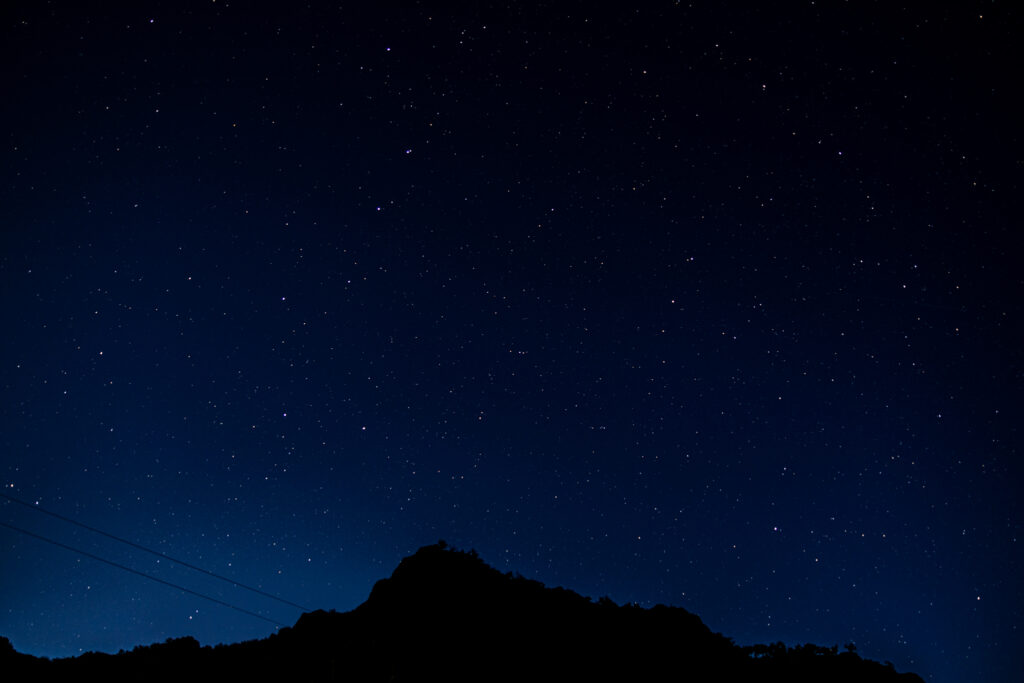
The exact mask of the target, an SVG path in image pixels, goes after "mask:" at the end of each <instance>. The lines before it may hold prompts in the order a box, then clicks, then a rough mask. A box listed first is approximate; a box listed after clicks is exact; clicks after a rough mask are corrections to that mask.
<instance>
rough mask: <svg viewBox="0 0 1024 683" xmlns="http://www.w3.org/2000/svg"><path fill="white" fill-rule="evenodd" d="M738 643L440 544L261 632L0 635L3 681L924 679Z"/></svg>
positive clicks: (850, 660)
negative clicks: (59, 652)
mask: <svg viewBox="0 0 1024 683" xmlns="http://www.w3.org/2000/svg"><path fill="white" fill-rule="evenodd" d="M849 650H850V651H845V652H839V651H838V648H837V647H832V648H824V647H819V646H816V645H801V646H797V647H790V648H787V647H786V646H785V645H783V644H782V643H775V644H773V645H755V646H746V647H741V646H737V645H735V644H734V643H733V642H732V640H730V639H729V638H726V637H725V636H723V635H721V634H719V633H713V632H712V631H711V629H709V628H708V627H707V626H706V625H705V624H704V622H703V621H701V619H700V618H699V617H698V616H697V615H695V614H692V613H690V612H688V611H687V610H685V609H683V608H681V607H666V606H663V605H657V606H655V607H653V608H650V609H644V608H641V607H637V606H633V605H625V606H619V605H616V604H615V603H614V602H612V601H611V600H609V599H607V598H602V599H600V600H598V601H596V602H595V601H592V600H591V599H589V598H586V597H583V596H581V595H579V594H577V593H575V592H573V591H571V590H566V589H564V588H547V587H545V586H544V585H543V584H541V583H540V582H538V581H533V580H529V579H525V578H523V577H521V576H517V575H512V574H503V573H501V572H500V571H498V570H496V569H494V568H492V567H490V566H488V565H487V564H486V563H485V562H484V561H483V560H482V559H480V557H479V556H477V554H476V552H474V551H469V552H463V551H460V550H455V549H453V548H451V547H449V546H447V545H446V544H445V543H444V542H443V541H442V542H440V543H438V544H436V545H431V546H426V547H424V548H420V549H419V550H418V551H417V552H416V553H415V554H414V555H412V556H410V557H407V558H405V559H404V560H402V562H401V563H400V564H399V565H398V567H397V568H396V569H395V571H394V572H393V573H392V575H391V577H390V578H387V579H381V580H380V581H378V582H377V583H376V584H375V585H374V587H373V590H372V591H371V592H370V596H369V597H368V598H367V600H366V602H364V603H363V604H362V605H360V606H359V607H357V608H356V609H354V610H352V611H350V612H341V613H339V612H334V611H331V612H325V611H322V610H317V611H315V612H310V613H307V614H303V615H302V616H301V617H300V618H299V620H298V621H297V622H296V623H295V626H293V627H291V628H283V629H281V630H280V631H279V632H278V633H275V634H273V635H271V636H269V637H268V638H265V639H262V640H252V641H247V642H242V643H235V644H232V645H218V646H215V647H210V646H206V647H200V645H199V643H198V642H197V641H196V640H195V639H194V638H191V637H186V638H177V639H169V640H167V641H166V642H164V643H159V644H154V645H148V646H139V647H136V648H135V649H133V650H131V651H130V652H124V651H122V652H121V653H118V654H116V655H108V654H98V653H92V652H90V653H86V654H83V655H80V656H78V657H74V658H66V659H55V660H49V659H45V658H36V657H32V656H29V655H25V654H20V653H18V652H16V651H15V650H14V648H13V647H12V646H11V644H10V642H9V641H8V640H7V639H6V638H0V672H3V675H4V677H5V679H6V680H29V679H30V678H31V679H32V680H57V679H61V680H79V679H88V680H92V679H94V678H95V679H99V680H105V681H122V680H124V681H128V680H132V681H135V680H146V681H182V680H189V681H190V682H194V681H205V680H211V681H212V680H217V681H224V680H241V681H270V680H274V681H434V680H444V681H513V680H515V681H523V680H530V681H639V680H649V681H654V680H665V681H668V680H676V681H751V682H753V681H757V682H758V683H761V682H769V683H774V682H776V681H778V682H782V681H785V682H786V683H801V682H807V683H810V682H811V681H830V682H838V683H847V682H848V683H854V682H856V683H867V682H869V681H870V682H882V683H884V682H889V681H892V682H899V683H923V681H922V680H921V678H920V677H919V676H917V675H915V674H910V673H902V674H901V673H897V672H896V671H895V670H894V668H893V667H892V665H891V664H880V663H878V662H874V661H871V660H867V659H863V658H861V657H860V656H859V655H857V654H856V653H855V652H854V651H853V648H852V646H851V647H849Z"/></svg>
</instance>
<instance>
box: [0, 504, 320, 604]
mask: <svg viewBox="0 0 1024 683" xmlns="http://www.w3.org/2000/svg"><path fill="white" fill-rule="evenodd" d="M0 496H3V497H4V498H6V499H7V500H9V501H11V502H12V503H18V504H19V505H24V506H25V507H27V508H31V509H33V510H35V511H36V512H41V513H43V514H44V515H50V516H51V517H55V518H57V519H59V520H61V521H63V522H67V523H68V524H74V525H75V526H77V527H81V528H83V529H87V530H89V531H91V532H93V533H96V534H99V535H101V536H106V537H107V538H111V539H113V540H115V541H117V542H119V543H124V544H125V545H129V546H131V547H132V548H135V549H137V550H141V551H143V552H147V553H149V554H150V555H156V556H157V557H160V558H163V559H165V560H168V561H169V562H175V563H177V564H180V565H182V566H183V567H188V568H189V569H192V570H193V571H197V572H201V573H203V574H206V575H207V576H212V577H213V578H215V579H220V580H221V581H226V582H227V583H230V584H231V585H232V586H237V587H238V588H244V589H245V590H247V591H252V592H253V593H258V594H260V595H262V596H264V597H268V598H270V599H272V600H277V601H278V602H282V603H284V604H286V605H291V606H292V607H297V608H299V609H300V610H302V611H303V612H310V611H312V610H310V608H308V607H303V606H302V605H299V604H297V603H294V602H292V601H291V600H285V599H284V598H281V597H278V596H276V595H274V594H272V593H268V592H266V591H263V590H260V589H259V588H253V587H252V586H247V585H245V584H244V583H239V582H238V581H235V580H234V579H229V578H227V577H226V576H221V575H220V574H215V573H213V572H211V571H208V570H206V569H203V568H202V567H197V566H195V565H194V564H189V563H188V562H185V561H184V560H177V559H175V558H173V557H171V556H170V555H165V554H164V553H162V552H160V551H159V550H152V549H150V548H147V547H146V546H143V545H139V544H138V543H133V542H132V541H128V540H126V539H123V538H121V537H120V536H115V535H114V534H111V533H107V532H106V531H103V530H101V529H97V528H96V527H91V526H89V525H88V524H82V523H81V522H78V521H75V520H73V519H71V518H70V517H65V516H64V515H59V514H57V513H56V512H50V511H49V510H47V509H45V508H41V507H39V506H38V505H33V504H32V503H27V502H25V501H23V500H19V499H17V498H15V497H14V496H9V495H7V494H6V493H4V492H2V491H0Z"/></svg>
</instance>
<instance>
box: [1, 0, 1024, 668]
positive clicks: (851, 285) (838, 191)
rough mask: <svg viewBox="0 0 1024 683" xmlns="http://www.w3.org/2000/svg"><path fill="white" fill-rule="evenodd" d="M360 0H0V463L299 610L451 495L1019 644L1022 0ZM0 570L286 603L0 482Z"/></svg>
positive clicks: (813, 615)
mask: <svg viewBox="0 0 1024 683" xmlns="http://www.w3.org/2000/svg"><path fill="white" fill-rule="evenodd" d="M370 4H372V5H374V6H373V7H372V8H371V7H369V6H368V5H369V4H367V3H359V4H353V5H352V6H348V5H347V4H342V5H341V6H340V7H339V6H338V5H337V3H332V4H328V3H311V5H312V6H309V5H302V6H299V5H294V6H291V5H290V6H289V7H288V8H287V10H285V9H283V8H282V9H281V10H279V11H277V12H271V13H266V12H259V11H256V10H255V9H254V8H253V7H252V6H250V5H248V4H246V3H241V2H239V3H232V2H224V1H223V0H217V1H215V2H190V3H160V2H157V3H149V4H120V3H110V4H105V5H104V6H103V12H99V11H94V10H91V9H88V8H82V7H80V6H78V3H70V2H54V3H47V4H44V3H36V2H32V3H29V2H15V3H7V4H5V7H4V9H3V10H2V12H0V17H2V20H3V23H2V29H0V30H2V39H0V52H2V55H3V61H4V64H5V67H4V69H3V84H4V87H3V90H4V92H5V95H4V97H3V98H2V100H3V103H2V104H0V122H2V124H3V125H2V127H0V131H2V134H3V135H4V137H5V144H4V147H3V163H2V164H0V181H2V182H0V311H2V321H3V323H2V324H3V328H4V330H5V331H4V333H3V334H2V335H0V344H2V347H0V360H2V364H0V388H2V392H3V400H2V402H0V448H2V452H0V477H2V478H3V482H2V485H3V487H4V488H3V489H2V490H3V492H4V493H5V494H8V495H10V496H14V497H17V498H18V499H20V500H25V501H29V502H32V503H38V505H39V506H41V507H43V508H45V509H46V510H49V511H52V512H55V513H58V514H60V515H63V516H67V517H69V518H73V519H75V520H78V521H79V522H81V523H84V524H87V525H89V526H92V527H96V528H99V529H102V530H104V531H107V532H109V533H111V534H114V535H116V536H119V537H122V538H126V539H129V540H132V541H133V542H135V543H138V544H141V545H143V546H146V547H148V548H152V549H154V550H157V551H159V552H163V553H166V554H167V555H170V556H172V557H175V558H180V559H183V560H185V561H187V562H190V563H193V564H195V565H197V566H200V567H203V568H205V569H208V570H209V571H212V572H215V573H217V574H221V575H225V576H228V577H231V578H233V579H235V580H237V581H240V582H242V583H245V584H248V585H251V586H257V587H260V588H261V589H262V590H265V591H267V592H269V593H272V594H275V595H280V596H282V597H284V598H287V599H289V600H291V601H293V602H296V603H298V604H301V605H304V606H307V607H309V608H323V609H331V608H334V609H339V610H345V609H350V608H352V607H355V606H356V605H357V604H359V603H360V602H361V601H362V600H364V599H365V598H366V596H367V595H368V593H369V590H370V588H371V586H372V584H373V582H374V581H375V580H376V579H378V578H381V577H384V576H387V575H388V574H390V572H391V570H392V569H393V568H394V567H395V566H396V565H397V563H398V561H399V560H400V559H401V557H403V556H405V555H408V554H410V553H411V552H413V551H414V550H415V549H416V548H417V547H419V546H422V545H426V544H429V543H433V542H435V541H437V540H438V539H441V538H443V539H445V540H447V541H448V542H449V543H451V544H452V545H454V546H456V547H460V548H465V549H468V548H475V549H477V550H478V551H479V553H480V555H481V557H482V558H483V559H484V560H485V561H487V562H488V563H490V564H492V565H493V566H496V567H497V568H499V569H501V570H503V571H518V572H520V573H522V574H523V575H525V576H527V577H530V578H536V579H539V580H541V581H543V582H545V583H547V584H548V585H562V586H565V587H568V588H572V589H574V590H576V591H578V592H580V593H583V594H585V595H590V596H593V597H595V598H597V597H600V596H604V595H608V596H610V597H611V598H612V599H614V600H616V601H617V602H630V601H636V602H639V603H640V604H643V605H653V604H655V603H666V604H673V605H680V606H683V607H686V608H687V609H689V610H691V611H693V612H695V613H697V614H698V615H699V616H700V617H701V618H702V619H704V621H705V622H706V623H707V624H708V625H709V626H710V627H711V628H712V629H713V630H715V631H720V632H722V633H724V634H725V635H728V636H731V637H733V638H735V639H736V640H737V642H739V643H742V644H748V643H753V642H773V641H777V640H783V641H786V642H787V643H789V644H796V643H802V642H815V643H818V644H821V645H832V644H834V643H838V644H840V645H842V644H844V643H847V642H854V643H856V644H857V647H858V651H859V652H860V653H861V654H862V655H864V656H866V657H870V658H873V659H878V660H880V661H884V660H889V661H892V662H893V663H894V664H895V665H896V666H897V668H899V669H900V670H913V671H916V672H918V673H919V674H921V675H922V676H923V677H925V678H926V680H929V681H932V682H934V683H949V682H952V681H961V680H987V681H995V682H1003V681H1011V680H1018V676H1019V672H1020V670H1021V665H1022V661H1021V655H1020V652H1022V651H1024V637H1022V634H1021V633H1020V630H1019V624H1020V623H1021V620H1022V619H1021V618H1022V614H1021V612H1022V606H1024V599H1022V598H1024V596H1022V582H1021V581H1020V576H1021V575H1022V553H1021V544H1020V542H1019V540H1018V539H1019V535H1020V533H1021V522H1022V512H1021V509H1020V504H1019V502H1018V497H1019V493H1020V491H1021V484H1022V474H1024V466H1022V464H1021V461H1020V436H1019V425H1020V424H1021V423H1022V416H1021V406H1022V405H1024V401H1022V395H1021V380H1022V360H1024V358H1022V355H1024V354H1022V349H1024V334H1022V332H1024V325H1022V320H1021V314H1022V310H1021V308H1022V306H1021V302H1022V301H1024V281H1022V276H1021V269H1020V263H1021V249H1020V246H1019V245H1020V236H1019V231H1020V227H1021V220H1020V217H1021V211H1020V209H1021V186H1020V185H1021V183H1020V180H1021V170H1022V169H1021V159H1022V151H1024V150H1022V145H1021V140H1020V124H1019V122H1020V121H1021V120H1024V112H1022V111H1021V107H1020V105H1019V103H1018V101H1017V99H1016V97H1017V93H1016V83H1017V81H1018V80H1019V69H1020V66H1021V61H1022V60H1021V56H1020V49H1019V36H1021V35H1024V32H1022V30H1021V29H1022V25H1021V24H1022V22H1021V13H1020V11H1019V9H1017V8H1014V7H1013V6H1012V4H1010V3H1002V2H984V3H983V2H959V3H929V4H921V5H920V6H917V5H911V6H893V5H892V3H875V2H858V3H844V4H839V3H822V2H818V3H815V2H801V3H783V4H781V5H776V4H774V3H772V4H771V6H770V7H769V6H768V5H767V4H766V3H728V4H727V6H722V5H723V3H686V2H650V3H644V4H643V7H642V8H641V9H636V8H632V7H627V6H621V7H617V8H615V9H608V10H601V9H597V8H595V7H594V4H593V3H580V2H558V3H537V4H534V3H523V4H513V5H507V4H500V3H466V4H465V5H463V4H459V5H457V6H456V7H455V8H453V7H452V5H450V4H448V3H443V4H442V3H436V4H435V3H411V2H410V3H384V4H382V5H381V6H378V4H377V3H370ZM0 507H2V511H0V521H3V522H5V523H7V524H10V525H15V526H17V527H19V528H23V529H26V530H28V531H31V532H33V533H36V534H39V535H44V536H47V537H49V538H53V539H55V540H58V541H60V542H62V543H65V544H67V545H71V546H75V547H78V548H80V549H81V550H83V551H86V552H89V553H92V554H96V555H98V556H102V557H104V558H106V559H109V560H111V561H116V562H118V563H123V564H126V565H127V566H131V567H132V568H134V569H136V570H138V571H144V572H146V573H150V574H153V575H154V576H157V577H159V578H161V579H163V580H166V581H170V582H173V583H179V584H181V585H184V586H187V587H189V588H190V589H193V590H196V591H199V592H203V593H207V594H209V595H211V596H216V597H218V598H219V599H222V600H225V601H228V602H231V603H232V604H236V605H239V606H241V607H243V608H245V609H247V610H251V611H256V612H258V613H260V614H263V615H264V616H267V617H268V618H271V619H273V620H276V621H279V622H282V623H288V624H290V623H293V622H294V621H295V619H296V618H297V617H298V616H299V614H300V610H298V609H296V608H292V607H289V606H287V605H282V604H275V603H274V602H273V601H271V600H269V599H266V598H264V597H261V596H257V595H253V594H251V593H246V592H245V591H239V590H238V589H233V588H231V587H230V586H228V585H226V584H223V583H222V582H218V581H216V580H214V579H212V578H211V577H209V576H203V575H198V574H196V573H195V572H191V571H188V570H187V569H185V568H182V567H176V566H173V565H170V564H169V563H168V562H166V561H160V560H158V558H155V557H153V556H152V555H147V554H145V553H140V552H139V551H138V550H137V549H134V548H130V547H127V546H124V545H121V544H118V543H116V542H114V541H113V540H112V539H110V538H106V537H102V536H99V535H97V534H94V533H90V532H88V531H87V530H85V529H82V528H79V527H74V526H71V525H68V524H66V523H64V522H62V521H61V520H58V519H56V518H53V517H48V516H46V515H42V514H39V513H38V512H36V511H33V510H31V509H28V508H26V507H25V506H22V505H18V504H17V503H14V502H11V501H10V500H6V501H5V500H0ZM0 603H2V605H3V608H2V609H0V635H3V636H6V637H8V638H10V639H11V641H12V643H13V644H14V646H15V647H16V648H17V649H19V650H21V651H26V652H30V653H33V654H41V655H47V656H64V655H71V654H77V653H79V652H81V651H86V650H103V651H117V650H118V649H120V648H126V649H128V648H131V647H132V646H134V645H138V644H144V643H149V642H153V641H162V640H164V639H165V638H167V637H172V636H182V635H194V636H196V637H197V638H198V639H199V640H200V641H201V642H202V643H204V644H207V643H217V642H234V641H237V640H241V639H246V638H254V637H262V636H265V635H267V634H268V633H270V632H272V631H273V629H274V626H273V625H272V624H269V623H267V622H264V621H261V620H259V619H256V618H253V617H251V616H247V615H245V614H241V613H239V612H237V611H233V610H231V609H227V608H225V607H223V606H220V605H217V604H213V603H210V602H207V601H203V600H201V599H199V598H196V597H195V596H191V595H188V594H185V593H182V592H180V591H177V590H175V589H173V588H170V587H168V586H166V585H160V584H158V583H155V582H152V581H148V580H146V579H144V578H142V577H138V576H135V575H131V574H128V573H125V572H121V571H119V570H117V569H115V568H112V567H110V566H108V565H104V564H102V563H100V562H97V561H95V560H92V559H89V558H87V557H84V556H81V555H76V554H75V553H73V552H70V551H68V550H65V549H62V548H58V547H55V546H52V545H48V544H46V543H44V542H41V541H40V540H38V539H35V538H31V537H28V536H26V535H24V534H20V533H18V532H16V531H14V530H11V529H9V528H4V529H0Z"/></svg>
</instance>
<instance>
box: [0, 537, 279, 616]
mask: <svg viewBox="0 0 1024 683" xmlns="http://www.w3.org/2000/svg"><path fill="white" fill-rule="evenodd" d="M0 526H2V527H6V528H8V529H12V530H14V531H17V532H19V533H22V534H25V535H26V536H31V537H32V538H35V539H38V540H40V541H45V542H46V543H50V544H52V545H55V546H57V547H58V548H64V549H65V550H70V551H71V552H73V553H78V554H79V555H84V556H85V557H88V558H90V559H93V560H96V561H97V562H103V563H104V564H109V565H110V566H111V567H117V568H118V569H123V570H124V571H126V572H131V573H132V574H135V575H137V576H141V577H143V578H146V579H149V580H150V581H156V582H157V583H162V584H163V585H165V586H170V587H171V588H177V589H178V590H180V591H184V592H185V593H188V594H189V595H194V596H196V597H199V598H202V599H204V600H209V601H210V602H215V603H217V604H218V605H223V606H224V607H230V608H231V609H233V610H236V611H238V612H241V613H242V614H248V615H249V616H251V617H256V618H257V619H262V620H263V621H269V622H270V623H271V624H274V625H276V626H287V625H288V624H283V623H281V622H280V621H277V620H276V619H271V618H270V617H265V616H263V615H262V614H258V613H256V612H251V611H249V610H247V609H245V608H243V607H239V606H238V605H233V604H231V603H230V602H226V601H224V600H220V599H219V598H215V597H212V596H209V595H206V594H204V593H200V592H198V591H194V590H192V589H191V588H185V587H184V586H181V585H178V584H176V583H172V582H171V581H165V580H164V579H161V578H158V577H156V576H153V575H151V574H147V573H145V572H140V571H139V570H137V569H132V568H131V567H126V566H125V565H123V564H119V563H117V562H113V561H111V560H108V559H105V558H102V557H100V556H98V555H93V554H92V553H89V552H86V551H84V550H81V549H79V548H74V547H72V546H70V545H67V544H65V543H61V542H60V541H55V540H53V539H52V538H47V537H45V536H40V535H39V534H37V533H33V532H31V531H27V530H25V529H22V528H21V527H17V526H14V525H13V524H8V523H6V522H0Z"/></svg>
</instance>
